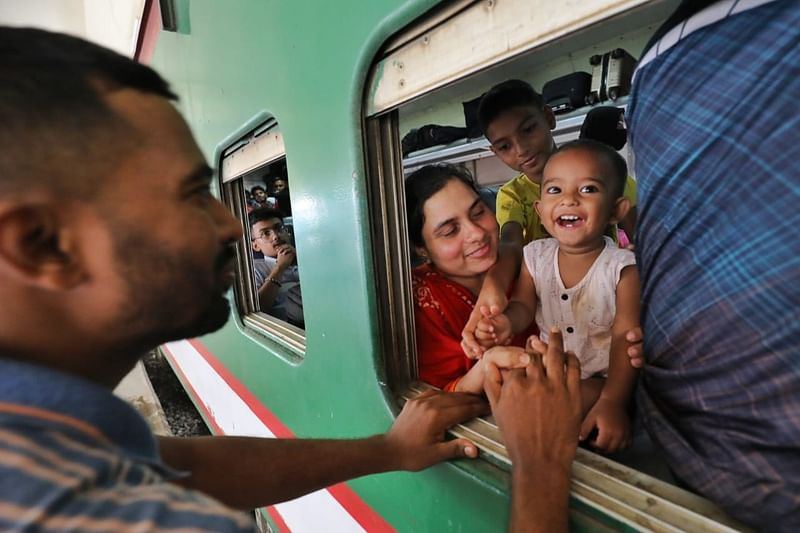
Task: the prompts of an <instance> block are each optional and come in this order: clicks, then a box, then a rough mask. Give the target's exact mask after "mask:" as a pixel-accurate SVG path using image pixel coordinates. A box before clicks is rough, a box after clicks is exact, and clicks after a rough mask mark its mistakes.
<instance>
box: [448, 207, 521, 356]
mask: <svg viewBox="0 0 800 533" xmlns="http://www.w3.org/2000/svg"><path fill="white" fill-rule="evenodd" d="M522 246H523V244H522V226H520V225H519V223H517V222H507V223H506V224H504V225H503V228H502V230H501V231H500V248H499V250H498V257H497V263H495V264H494V266H492V268H490V269H489V271H488V272H487V273H486V277H485V278H484V279H483V286H482V287H481V292H480V294H478V300H477V301H476V303H475V308H474V309H473V310H472V313H471V314H470V316H469V320H467V324H466V325H465V326H464V330H463V331H462V333H461V337H462V341H461V347H462V348H463V349H464V353H465V354H466V355H467V357H470V358H472V359H475V358H478V357H480V356H481V355H482V354H483V352H484V348H483V347H482V346H481V345H480V343H479V342H478V340H477V339H476V338H475V328H476V327H477V326H478V322H479V321H480V320H481V318H482V317H483V314H482V313H481V310H482V309H484V310H485V311H486V312H488V313H491V314H497V313H502V312H503V311H504V310H505V308H506V305H508V299H507V297H506V292H507V291H508V288H509V287H510V286H511V283H512V282H513V281H514V278H515V277H516V276H517V272H518V271H519V266H520V264H521V263H522Z"/></svg>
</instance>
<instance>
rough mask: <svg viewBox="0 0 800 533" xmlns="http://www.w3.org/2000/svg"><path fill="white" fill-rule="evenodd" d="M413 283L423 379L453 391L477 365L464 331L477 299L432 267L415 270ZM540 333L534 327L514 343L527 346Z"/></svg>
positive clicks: (421, 376)
mask: <svg viewBox="0 0 800 533" xmlns="http://www.w3.org/2000/svg"><path fill="white" fill-rule="evenodd" d="M412 282H413V289H414V319H415V322H416V335H417V365H418V368H419V379H421V380H422V381H424V382H426V383H429V384H431V385H433V386H435V387H439V388H440V389H444V390H446V391H451V392H452V391H454V390H455V387H456V385H458V382H459V381H460V380H461V378H462V377H463V376H464V374H466V373H467V372H468V371H469V369H470V368H472V366H473V365H474V364H475V361H474V360H473V359H469V358H467V356H465V355H464V352H463V351H462V350H461V331H462V330H463V329H464V326H465V325H466V323H467V320H468V319H469V315H470V313H471V312H472V308H473V307H474V306H475V297H474V296H473V295H472V293H471V292H470V291H469V290H467V289H466V288H465V287H463V286H462V285H460V284H458V283H455V282H453V281H450V280H448V279H447V278H445V277H444V276H443V275H442V273H441V272H439V270H438V269H437V268H436V267H434V266H431V265H422V266H420V267H417V268H415V269H414V272H413V274H412ZM536 333H537V331H536V329H535V325H534V326H532V329H530V330H529V331H527V332H525V333H524V334H520V335H517V336H516V337H514V342H513V344H514V345H516V346H524V345H525V341H526V339H527V338H528V336H529V335H535V334H536Z"/></svg>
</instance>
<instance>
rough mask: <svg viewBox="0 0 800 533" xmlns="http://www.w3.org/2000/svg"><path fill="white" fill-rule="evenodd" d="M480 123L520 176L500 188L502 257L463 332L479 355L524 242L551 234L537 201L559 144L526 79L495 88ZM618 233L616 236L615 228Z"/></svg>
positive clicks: (551, 118) (467, 346)
mask: <svg viewBox="0 0 800 533" xmlns="http://www.w3.org/2000/svg"><path fill="white" fill-rule="evenodd" d="M478 123H479V125H480V127H481V130H482V131H483V133H484V135H485V136H486V138H487V139H488V140H489V143H490V148H491V150H492V152H493V153H494V154H495V155H496V156H497V157H499V158H500V160H501V161H502V162H503V163H505V164H506V165H508V166H509V167H511V168H512V169H514V170H516V171H517V172H520V175H519V176H517V177H515V178H513V179H512V180H510V181H509V182H508V183H506V184H505V185H503V186H502V187H501V188H500V190H499V191H498V193H497V221H498V223H499V225H500V250H499V257H498V260H497V263H496V264H495V266H493V267H492V269H491V270H490V271H489V272H488V274H487V276H486V278H485V280H484V282H483V287H482V288H481V292H480V294H479V295H478V300H477V303H476V304H475V309H474V310H473V312H472V315H471V316H470V319H469V321H468V322H467V325H466V326H465V327H464V331H463V332H462V338H463V340H462V343H461V344H462V348H463V349H464V353H465V354H466V355H467V357H473V358H476V357H480V355H481V354H482V353H483V348H482V347H481V346H480V344H479V343H478V342H477V340H476V339H475V336H474V332H475V328H476V327H477V324H478V321H479V320H480V318H481V316H492V315H495V314H498V313H501V312H502V311H503V310H504V309H505V307H506V305H507V304H508V299H507V297H506V293H507V290H508V288H509V287H510V286H511V284H512V283H513V281H514V280H515V279H516V277H517V273H518V272H519V267H520V264H521V263H522V247H523V246H524V245H526V244H527V243H529V242H531V241H533V240H536V239H542V238H546V237H549V236H550V235H549V234H548V233H547V231H546V230H545V229H544V227H543V226H542V224H541V221H540V220H539V215H538V214H537V213H536V210H535V209H534V204H535V203H536V202H537V201H538V200H539V198H540V184H541V182H542V170H543V169H544V165H545V163H547V160H548V159H549V157H550V154H551V153H552V152H553V150H555V148H556V145H555V142H554V141H553V134H552V130H553V129H554V128H555V126H556V118H555V115H554V114H553V111H552V110H551V109H550V107H548V106H547V105H545V103H544V101H543V100H542V96H541V95H540V94H539V93H537V92H536V91H535V90H534V89H533V88H532V87H531V86H530V84H528V83H527V82H524V81H522V80H507V81H504V82H502V83H499V84H497V85H495V86H494V87H492V88H491V89H489V91H488V92H487V93H486V94H485V95H484V96H483V98H482V99H481V103H480V106H479V107H478ZM631 182H632V180H631V179H628V183H627V185H626V187H625V197H626V198H628V199H629V200H630V201H631V205H632V206H635V205H636V197H635V182H633V186H634V192H633V194H631V191H630V189H631ZM631 211H635V209H633V208H632V209H631ZM633 216H635V215H633ZM629 220H630V219H628V220H623V221H622V222H621V223H620V225H621V226H622V227H623V228H624V229H625V230H626V233H628V234H629V235H632V234H633V228H632V227H630V225H628V226H626V225H625V223H626V222H628V221H629ZM634 220H635V219H634ZM612 235H613V236H614V238H615V240H616V232H615V231H614V232H612Z"/></svg>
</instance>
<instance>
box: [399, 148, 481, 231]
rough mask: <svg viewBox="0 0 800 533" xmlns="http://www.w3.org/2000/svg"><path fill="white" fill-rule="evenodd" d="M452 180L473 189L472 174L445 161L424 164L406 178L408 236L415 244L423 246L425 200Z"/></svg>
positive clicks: (476, 191) (474, 189)
mask: <svg viewBox="0 0 800 533" xmlns="http://www.w3.org/2000/svg"><path fill="white" fill-rule="evenodd" d="M452 180H459V181H461V182H462V183H463V184H464V185H466V186H467V187H469V188H470V189H472V190H473V191H475V194H478V190H477V188H476V187H475V182H474V181H473V179H472V175H471V174H470V173H469V172H468V171H467V170H466V169H464V168H461V167H457V166H455V165H450V164H446V163H441V164H437V165H428V166H424V167H422V168H421V169H419V170H417V171H414V172H413V173H412V174H411V175H409V176H408V177H407V178H406V183H405V188H406V217H407V220H408V238H409V240H410V241H411V244H413V245H415V246H425V241H424V239H423V238H422V226H423V225H424V224H425V216H424V214H423V212H424V208H425V202H427V201H428V199H430V197H431V196H433V195H434V194H436V193H437V192H439V191H440V190H442V189H443V188H444V186H445V185H447V184H448V183H449V182H450V181H452Z"/></svg>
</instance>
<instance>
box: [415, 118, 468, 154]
mask: <svg viewBox="0 0 800 533" xmlns="http://www.w3.org/2000/svg"><path fill="white" fill-rule="evenodd" d="M466 136H467V128H458V127H456V126H439V125H437V124H427V125H425V126H422V127H421V128H414V129H412V130H411V131H409V132H408V133H406V134H405V136H404V137H403V142H402V146H403V157H405V156H407V155H408V154H410V153H411V152H416V151H417V150H422V149H423V148H430V147H431V146H436V145H437V144H448V143H451V142H453V141H457V140H458V139H464V138H465V137H466Z"/></svg>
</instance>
